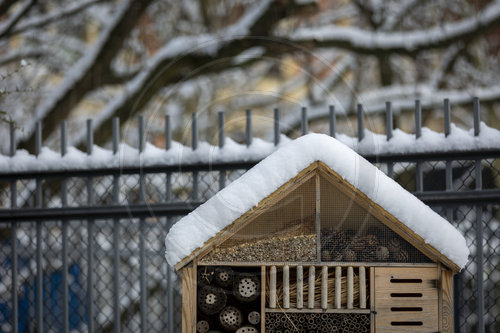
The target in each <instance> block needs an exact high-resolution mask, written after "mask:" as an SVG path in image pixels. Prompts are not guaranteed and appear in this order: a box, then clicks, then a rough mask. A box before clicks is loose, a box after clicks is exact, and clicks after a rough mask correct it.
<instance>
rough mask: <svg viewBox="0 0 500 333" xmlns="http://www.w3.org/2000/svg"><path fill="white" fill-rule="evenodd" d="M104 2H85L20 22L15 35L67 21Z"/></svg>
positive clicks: (95, 0)
mask: <svg viewBox="0 0 500 333" xmlns="http://www.w3.org/2000/svg"><path fill="white" fill-rule="evenodd" d="M103 1H104V0H85V1H80V2H77V3H75V4H72V5H69V6H68V7H66V8H62V9H59V10H57V11H55V12H53V13H49V14H47V15H43V16H37V17H34V18H29V19H26V20H23V21H21V22H19V24H18V25H17V26H16V27H15V28H14V29H12V32H14V33H20V32H24V31H26V30H28V29H33V28H38V27H41V26H44V25H46V24H50V23H53V22H56V21H58V20H61V19H67V18H68V17H71V16H72V15H75V14H78V13H80V12H81V11H83V10H85V9H87V8H88V7H90V6H92V5H95V4H97V3H99V2H103Z"/></svg>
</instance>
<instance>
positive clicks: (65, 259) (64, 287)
mask: <svg viewBox="0 0 500 333" xmlns="http://www.w3.org/2000/svg"><path fill="white" fill-rule="evenodd" d="M66 141H67V140H66V121H64V120H63V121H62V122H61V156H64V155H66ZM67 190H68V189H67V182H66V178H62V179H61V204H62V207H66V206H67V205H68V191H67ZM61 223H62V230H61V233H62V290H63V292H62V303H63V304H62V310H63V313H62V322H63V332H65V333H67V332H68V331H69V310H68V306H69V304H68V301H69V300H68V221H67V220H64V219H63V220H61Z"/></svg>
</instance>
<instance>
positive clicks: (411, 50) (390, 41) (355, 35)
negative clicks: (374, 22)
mask: <svg viewBox="0 0 500 333" xmlns="http://www.w3.org/2000/svg"><path fill="white" fill-rule="evenodd" d="M498 25H500V2H498V1H495V2H493V3H492V4H490V5H489V6H487V7H486V8H485V9H484V10H483V11H481V12H480V13H479V14H478V15H477V16H475V17H469V18H466V19H463V20H461V21H459V22H454V23H447V24H444V25H442V26H437V27H434V28H430V29H425V30H416V31H409V32H376V31H368V30H363V29H359V28H356V27H341V26H336V25H333V26H332V25H329V26H323V27H320V28H300V29H298V30H296V31H295V32H293V33H291V34H290V35H289V36H288V38H289V39H290V40H291V41H292V42H296V43H304V44H307V45H311V44H312V45H313V46H316V47H338V48H343V49H348V50H351V51H355V52H358V53H364V54H377V53H401V54H416V53H418V52H420V51H423V50H428V49H433V48H442V47H446V46H448V45H451V44H453V43H455V42H457V41H460V40H467V39H471V38H473V37H474V36H478V35H480V34H481V33H482V32H484V31H486V30H488V29H489V28H491V27H493V26H498ZM283 37H285V36H283Z"/></svg>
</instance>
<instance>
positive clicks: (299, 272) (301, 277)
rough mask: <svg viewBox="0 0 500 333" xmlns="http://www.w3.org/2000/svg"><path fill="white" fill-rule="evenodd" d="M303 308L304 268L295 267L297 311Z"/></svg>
mask: <svg viewBox="0 0 500 333" xmlns="http://www.w3.org/2000/svg"><path fill="white" fill-rule="evenodd" d="M303 307H304V268H303V266H297V309H302V308H303Z"/></svg>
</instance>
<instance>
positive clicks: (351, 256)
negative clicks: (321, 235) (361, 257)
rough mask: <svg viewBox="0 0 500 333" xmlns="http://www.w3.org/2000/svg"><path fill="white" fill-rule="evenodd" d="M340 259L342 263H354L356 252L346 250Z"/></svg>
mask: <svg viewBox="0 0 500 333" xmlns="http://www.w3.org/2000/svg"><path fill="white" fill-rule="evenodd" d="M342 259H343V261H349V262H350V261H356V252H354V251H353V250H349V249H346V250H344V252H343V253H342Z"/></svg>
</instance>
